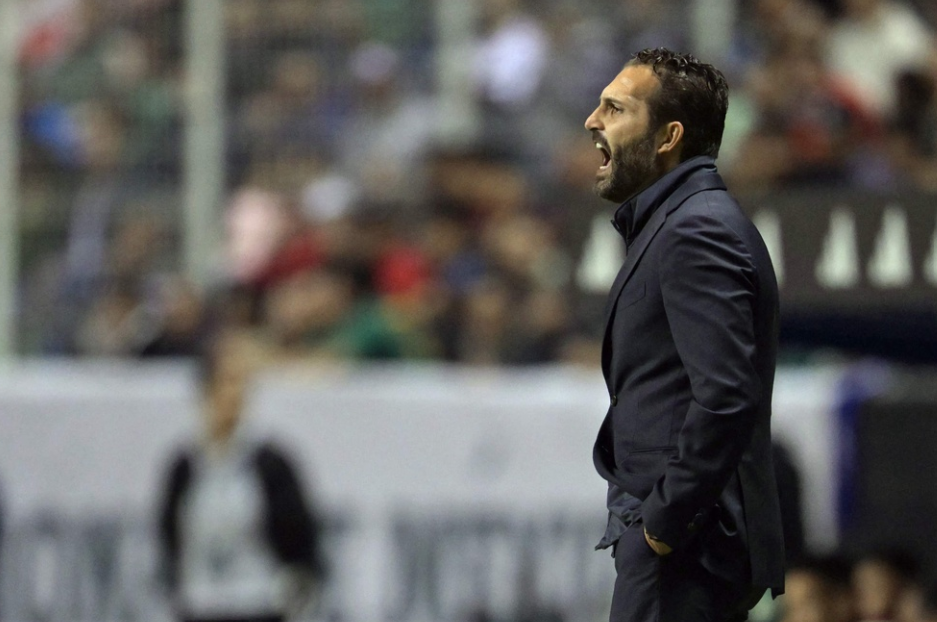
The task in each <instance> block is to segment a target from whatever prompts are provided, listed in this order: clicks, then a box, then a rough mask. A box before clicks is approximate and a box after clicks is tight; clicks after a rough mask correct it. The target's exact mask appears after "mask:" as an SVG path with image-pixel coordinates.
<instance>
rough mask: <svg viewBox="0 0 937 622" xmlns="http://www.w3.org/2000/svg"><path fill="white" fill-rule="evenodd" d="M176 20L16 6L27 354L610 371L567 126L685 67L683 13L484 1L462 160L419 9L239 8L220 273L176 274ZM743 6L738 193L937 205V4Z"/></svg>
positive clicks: (179, 41)
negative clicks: (609, 98)
mask: <svg viewBox="0 0 937 622" xmlns="http://www.w3.org/2000/svg"><path fill="white" fill-rule="evenodd" d="M185 4H186V3H185V2H184V0H30V2H29V3H28V4H26V5H25V7H26V8H24V11H25V20H26V25H27V30H26V32H25V34H24V37H23V41H22V47H21V58H20V66H21V73H22V138H23V142H22V149H23V171H22V176H21V180H22V196H23V201H24V210H23V219H22V227H23V235H22V240H21V247H22V256H23V271H22V273H23V281H22V289H21V304H20V309H21V314H20V316H21V317H20V325H21V331H20V338H21V343H20V348H21V350H23V351H25V352H30V353H43V354H69V355H91V356H124V357H146V356H188V355H194V354H198V353H199V352H200V351H201V350H202V349H203V347H204V345H205V343H206V342H207V341H208V340H210V339H211V338H212V337H213V336H215V335H216V334H217V333H218V332H219V331H224V332H232V333H236V334H238V335H242V336H244V337H245V338H246V339H249V340H251V341H252V342H256V343H257V344H258V345H261V346H262V347H263V348H265V349H267V350H268V351H270V352H271V353H272V354H274V355H275V356H277V357H303V358H313V359H316V358H322V359H326V360H335V359H339V360H362V359H368V360H371V359H401V358H405V359H434V360H445V361H457V362H463V363H469V364H509V365H514V364H517V365H524V364H536V363H543V362H550V361H570V362H578V361H584V362H586V363H588V364H595V363H596V362H597V361H598V360H599V356H598V344H599V338H600V336H601V330H602V309H603V305H604V292H605V291H606V290H607V286H608V283H609V282H610V278H609V271H611V277H613V276H614V273H615V271H616V270H617V267H618V262H620V260H621V255H620V249H619V246H620V245H619V244H618V243H617V240H616V239H615V238H614V236H615V233H614V231H612V230H611V228H610V227H608V226H606V225H607V221H608V217H609V216H608V215H609V214H610V210H609V206H606V205H603V204H602V203H601V201H600V200H599V199H597V198H596V197H594V196H593V195H592V193H591V184H592V179H593V176H594V173H595V169H596V168H597V167H598V165H599V164H600V156H599V155H598V154H597V153H596V152H595V150H594V147H593V145H592V144H591V142H590V140H589V136H588V134H587V133H586V132H585V131H584V130H583V129H582V123H583V121H584V119H585V118H586V116H587V115H588V114H589V112H590V111H591V110H592V108H593V107H594V105H595V102H596V101H597V98H598V95H599V93H600V92H601V90H602V88H603V87H604V85H605V84H606V83H607V82H608V81H609V80H610V79H611V77H613V76H614V75H615V74H616V73H617V71H618V69H619V68H620V66H621V65H622V64H623V63H624V62H625V61H626V60H627V59H628V57H629V55H630V53H631V52H634V51H637V50H639V49H642V48H645V47H656V46H667V47H671V48H675V49H681V50H683V49H691V48H692V45H693V42H694V41H695V40H697V39H698V37H699V36H700V35H699V34H698V33H695V32H694V30H693V28H694V25H693V24H694V23H693V20H691V19H689V16H690V14H691V11H690V4H691V2H690V1H689V0H630V1H628V2H621V1H618V0H575V1H573V0H538V1H537V2H533V1H525V0H477V2H476V5H477V10H478V19H477V28H476V30H475V32H473V33H471V34H472V45H471V48H470V50H467V52H466V54H465V57H464V62H465V63H467V64H468V66H469V68H470V71H469V72H467V73H468V75H470V76H471V77H472V84H471V93H472V94H473V95H472V96H473V97H474V100H473V101H472V104H473V105H474V106H475V107H476V108H477V110H478V111H479V113H480V114H479V115H478V118H479V123H478V124H477V126H476V127H473V128H472V136H471V140H468V141H459V142H452V141H445V140H442V139H441V137H442V136H443V132H442V128H444V127H446V126H447V124H448V125H451V122H452V120H451V119H445V118H444V117H443V116H442V115H443V114H444V112H443V109H442V108H441V107H440V106H439V105H438V103H439V102H438V96H439V92H438V83H439V75H438V73H439V65H438V51H439V48H440V45H441V43H440V39H441V38H440V33H439V32H438V30H437V29H438V25H437V23H436V18H435V15H436V13H435V7H436V4H437V3H436V2H434V1H433V0H317V1H316V2H308V1H306V0H225V2H224V3H223V7H224V19H225V33H226V44H225V45H226V54H225V65H226V69H225V72H226V75H225V78H226V80H225V85H226V86H225V108H224V110H219V115H223V116H224V123H225V127H226V130H227V131H226V138H227V144H226V158H225V163H224V164H225V174H226V188H225V197H226V199H225V205H224V206H223V214H222V215H221V217H220V218H219V222H218V228H219V231H223V239H224V244H223V248H222V249H221V250H220V253H219V256H217V257H216V258H215V266H216V270H215V273H214V275H213V278H212V279H211V281H210V282H208V283H193V282H191V281H189V280H187V279H186V278H185V277H184V276H183V271H182V265H181V259H180V256H181V251H180V248H181V228H182V222H183V218H182V209H183V207H182V191H181V188H182V173H183V171H182V170H181V166H182V165H181V162H182V161H183V158H182V156H183V139H184V137H185V127H184V125H185V123H184V106H185V99H184V93H185V90H184V85H185V81H184V79H185V54H186V46H185V40H184V39H185V37H184V19H185V14H184V8H185ZM737 8H738V13H737V23H736V24H735V28H734V29H733V33H734V35H733V38H732V40H731V41H727V42H725V44H726V45H725V58H722V59H720V60H719V64H720V66H721V67H722V68H723V69H724V71H725V72H726V74H727V77H728V79H729V83H730V86H731V87H732V95H731V98H732V99H731V107H730V111H729V118H728V120H727V129H726V137H725V141H724V144H723V151H722V154H721V156H720V160H719V164H720V169H721V171H722V172H723V174H724V176H725V177H726V179H727V181H728V182H729V184H730V187H731V188H732V189H733V190H734V191H736V192H737V193H738V194H740V195H745V194H747V193H754V192H771V191H775V190H784V189H787V188H795V187H803V186H805V185H808V184H809V185H813V186H824V187H832V188H840V187H846V188H857V187H858V188H862V189H865V190H868V191H883V192H890V191H896V190H898V189H906V188H915V189H918V190H920V191H923V192H931V191H937V97H935V93H937V91H935V84H937V52H935V49H937V45H935V41H937V39H935V25H937V15H935V13H937V11H935V9H934V4H933V3H931V2H925V1H921V2H918V3H915V2H912V1H911V0H905V1H899V0H840V1H838V2H836V1H833V0H826V1H820V0H739V2H738V4H737ZM704 60H709V59H704ZM594 223H600V224H601V226H599V225H598V224H594ZM609 232H610V233H609ZM609 235H611V236H612V238H611V240H610V239H609V237H608V236H609Z"/></svg>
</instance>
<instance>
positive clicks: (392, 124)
mask: <svg viewBox="0 0 937 622" xmlns="http://www.w3.org/2000/svg"><path fill="white" fill-rule="evenodd" d="M402 62H403V59H402V58H401V54H400V53H399V52H398V51H397V50H395V49H394V48H391V47H389V46H386V45H383V44H379V43H374V42H369V43H365V44H363V45H361V46H359V47H358V48H357V49H356V50H355V51H354V52H353V53H352V55H351V61H350V71H349V75H350V76H351V78H352V82H353V90H352V102H353V103H352V105H353V107H354V115H353V116H352V118H351V119H350V120H349V123H348V126H347V130H346V131H345V132H344V135H343V136H342V140H341V143H340V147H339V149H340V152H341V159H340V161H341V163H342V168H343V170H344V171H346V172H347V173H348V174H349V175H351V176H353V177H354V179H355V180H356V182H357V185H358V186H359V188H360V189H361V192H362V193H363V194H364V197H365V199H366V200H370V201H383V202H403V203H405V204H408V205H409V204H413V203H415V202H416V201H417V200H418V199H419V198H421V190H422V186H423V183H424V180H423V175H422V170H423V167H422V163H423V159H424V157H425V156H426V155H427V153H428V151H429V149H430V146H431V145H432V141H433V140H435V138H436V134H437V130H438V127H437V125H438V123H437V114H436V105H435V102H434V101H433V100H432V99H431V98H429V97H426V96H424V95H422V94H421V93H420V92H419V91H417V90H416V89H414V88H413V86H412V85H411V84H408V79H407V78H408V76H406V75H405V73H404V67H403V65H402Z"/></svg>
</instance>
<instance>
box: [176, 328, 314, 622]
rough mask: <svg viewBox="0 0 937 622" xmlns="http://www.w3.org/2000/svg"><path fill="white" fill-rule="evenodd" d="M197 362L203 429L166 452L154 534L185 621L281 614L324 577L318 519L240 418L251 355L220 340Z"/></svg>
mask: <svg viewBox="0 0 937 622" xmlns="http://www.w3.org/2000/svg"><path fill="white" fill-rule="evenodd" d="M220 343H221V345H217V346H216V348H217V350H213V351H212V352H211V353H209V355H208V358H207V359H206V361H205V366H204V376H203V378H202V381H203V383H204V384H203V387H202V388H203V390H204V398H205V433H206V434H205V437H204V439H201V440H200V441H199V442H195V443H193V444H191V445H188V446H185V447H183V448H181V449H180V451H179V452H178V454H177V455H176V456H175V457H174V458H173V459H172V461H171V463H170V465H169V469H168V475H167V478H166V481H165V484H164V489H163V494H162V502H161V506H160V508H159V535H160V543H161V547H162V549H161V552H162V555H163V560H164V564H165V570H166V580H167V585H168V587H169V595H170V597H171V600H172V606H173V608H174V610H175V612H176V614H177V615H178V617H179V619H180V620H183V621H186V622H196V621H208V620H216V621H217V620H230V621H232V622H261V621H270V622H274V621H282V620H284V619H285V617H286V616H287V615H288V614H295V613H297V612H298V611H300V610H302V609H303V608H304V607H306V606H308V602H307V601H308V599H309V598H312V597H314V596H315V595H316V592H317V591H318V590H319V589H320V588H321V584H322V581H323V579H324V561H323V558H322V552H321V547H320V527H319V523H318V521H317V519H316V516H315V514H314V513H313V512H312V510H311V509H310V505H309V502H308V497H307V494H306V493H305V491H304V489H303V485H302V480H301V478H299V477H298V475H297V473H296V469H295V467H294V465H293V464H292V460H291V459H290V458H289V456H288V455H287V454H285V453H284V451H283V450H282V449H281V448H279V447H277V446H276V445H275V444H272V443H271V442H269V441H267V440H265V439H263V438H258V437H257V436H256V435H254V434H252V432H251V431H250V428H249V427H248V426H246V425H245V424H244V422H243V421H242V419H243V417H244V402H245V399H246V396H247V390H248V387H249V385H248V382H249V379H250V374H251V372H252V366H253V365H254V364H255V361H253V359H252V358H251V357H250V354H249V353H246V352H244V351H241V350H240V348H238V347H237V346H234V345H232V342H230V341H229V342H220Z"/></svg>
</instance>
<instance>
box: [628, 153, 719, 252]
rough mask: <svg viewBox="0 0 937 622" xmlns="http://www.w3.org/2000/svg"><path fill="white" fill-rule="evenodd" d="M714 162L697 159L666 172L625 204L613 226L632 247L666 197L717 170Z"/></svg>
mask: <svg viewBox="0 0 937 622" xmlns="http://www.w3.org/2000/svg"><path fill="white" fill-rule="evenodd" d="M715 166H716V165H715V161H714V160H713V159H712V158H711V157H709V156H696V157H693V158H690V159H689V160H687V161H685V162H681V163H680V164H679V165H678V166H677V167H676V168H674V169H672V170H670V171H668V172H667V173H665V174H664V175H663V176H662V177H661V178H660V179H658V180H657V181H655V182H654V183H653V184H651V185H650V186H648V187H647V188H645V189H644V190H642V191H641V192H639V193H637V194H636V195H634V196H633V197H631V198H630V199H628V200H627V201H625V202H624V203H622V204H621V205H620V206H619V207H618V209H617V210H615V216H614V218H613V219H612V226H614V227H615V229H616V230H617V231H618V233H620V234H621V237H623V238H624V239H625V243H626V244H629V245H630V244H631V242H632V241H633V240H634V238H636V237H637V235H638V234H639V233H641V229H642V228H643V227H644V225H645V223H647V221H648V220H649V219H650V217H651V215H652V214H653V213H654V212H655V211H657V208H658V207H660V206H661V205H662V204H663V203H664V201H666V200H667V198H668V197H669V196H670V195H671V194H673V191H674V190H676V189H677V188H678V187H679V186H681V185H683V183H684V182H685V181H686V180H687V178H689V177H690V176H691V175H692V174H693V173H696V172H697V171H699V170H701V169H704V168H711V169H713V170H715Z"/></svg>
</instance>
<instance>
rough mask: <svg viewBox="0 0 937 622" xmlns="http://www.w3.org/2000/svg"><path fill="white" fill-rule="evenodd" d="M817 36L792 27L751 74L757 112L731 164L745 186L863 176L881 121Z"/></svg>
mask: <svg viewBox="0 0 937 622" xmlns="http://www.w3.org/2000/svg"><path fill="white" fill-rule="evenodd" d="M813 37H814V35H813V34H810V35H809V37H808V38H807V39H801V38H799V36H794V35H793V34H792V35H791V37H790V38H788V39H787V40H785V42H784V43H783V44H781V45H780V47H778V48H777V49H775V50H773V51H772V52H771V53H770V54H769V56H768V58H767V60H766V62H765V64H764V66H763V67H762V68H760V69H757V70H755V72H754V74H753V76H752V78H751V80H752V82H751V84H750V86H749V88H750V91H751V93H752V96H753V99H754V103H755V108H756V110H757V118H756V121H755V123H754V127H753V128H752V131H751V132H750V133H749V134H748V136H747V137H745V138H744V139H743V140H742V142H741V144H740V145H739V147H738V151H737V153H736V154H735V157H734V158H733V159H732V167H731V169H730V170H729V171H727V177H729V178H730V180H731V183H734V184H736V186H735V187H737V188H739V189H740V191H752V190H756V189H763V188H766V187H767V188H770V187H777V186H787V187H792V186H797V185H801V186H802V185H804V184H814V185H816V184H825V185H828V186H846V185H848V184H850V183H855V182H857V181H858V179H857V177H858V175H857V174H856V168H857V167H858V166H859V163H858V162H857V158H858V156H859V155H861V154H864V153H866V149H867V148H868V146H869V145H870V143H871V142H872V141H873V140H875V138H876V127H875V125H874V123H873V121H872V119H871V118H870V117H868V116H867V115H865V113H864V112H863V109H862V106H861V105H860V103H859V101H858V100H857V99H856V98H855V97H853V96H852V94H851V93H850V91H849V90H848V89H847V88H845V87H844V85H843V84H842V83H841V82H840V81H838V80H837V79H836V78H835V76H833V75H832V74H831V73H830V72H829V71H828V70H827V68H826V67H825V65H824V60H823V56H822V53H821V50H820V47H819V45H820V43H819V41H817V40H816V39H815V38H813ZM866 183H869V182H866Z"/></svg>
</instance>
